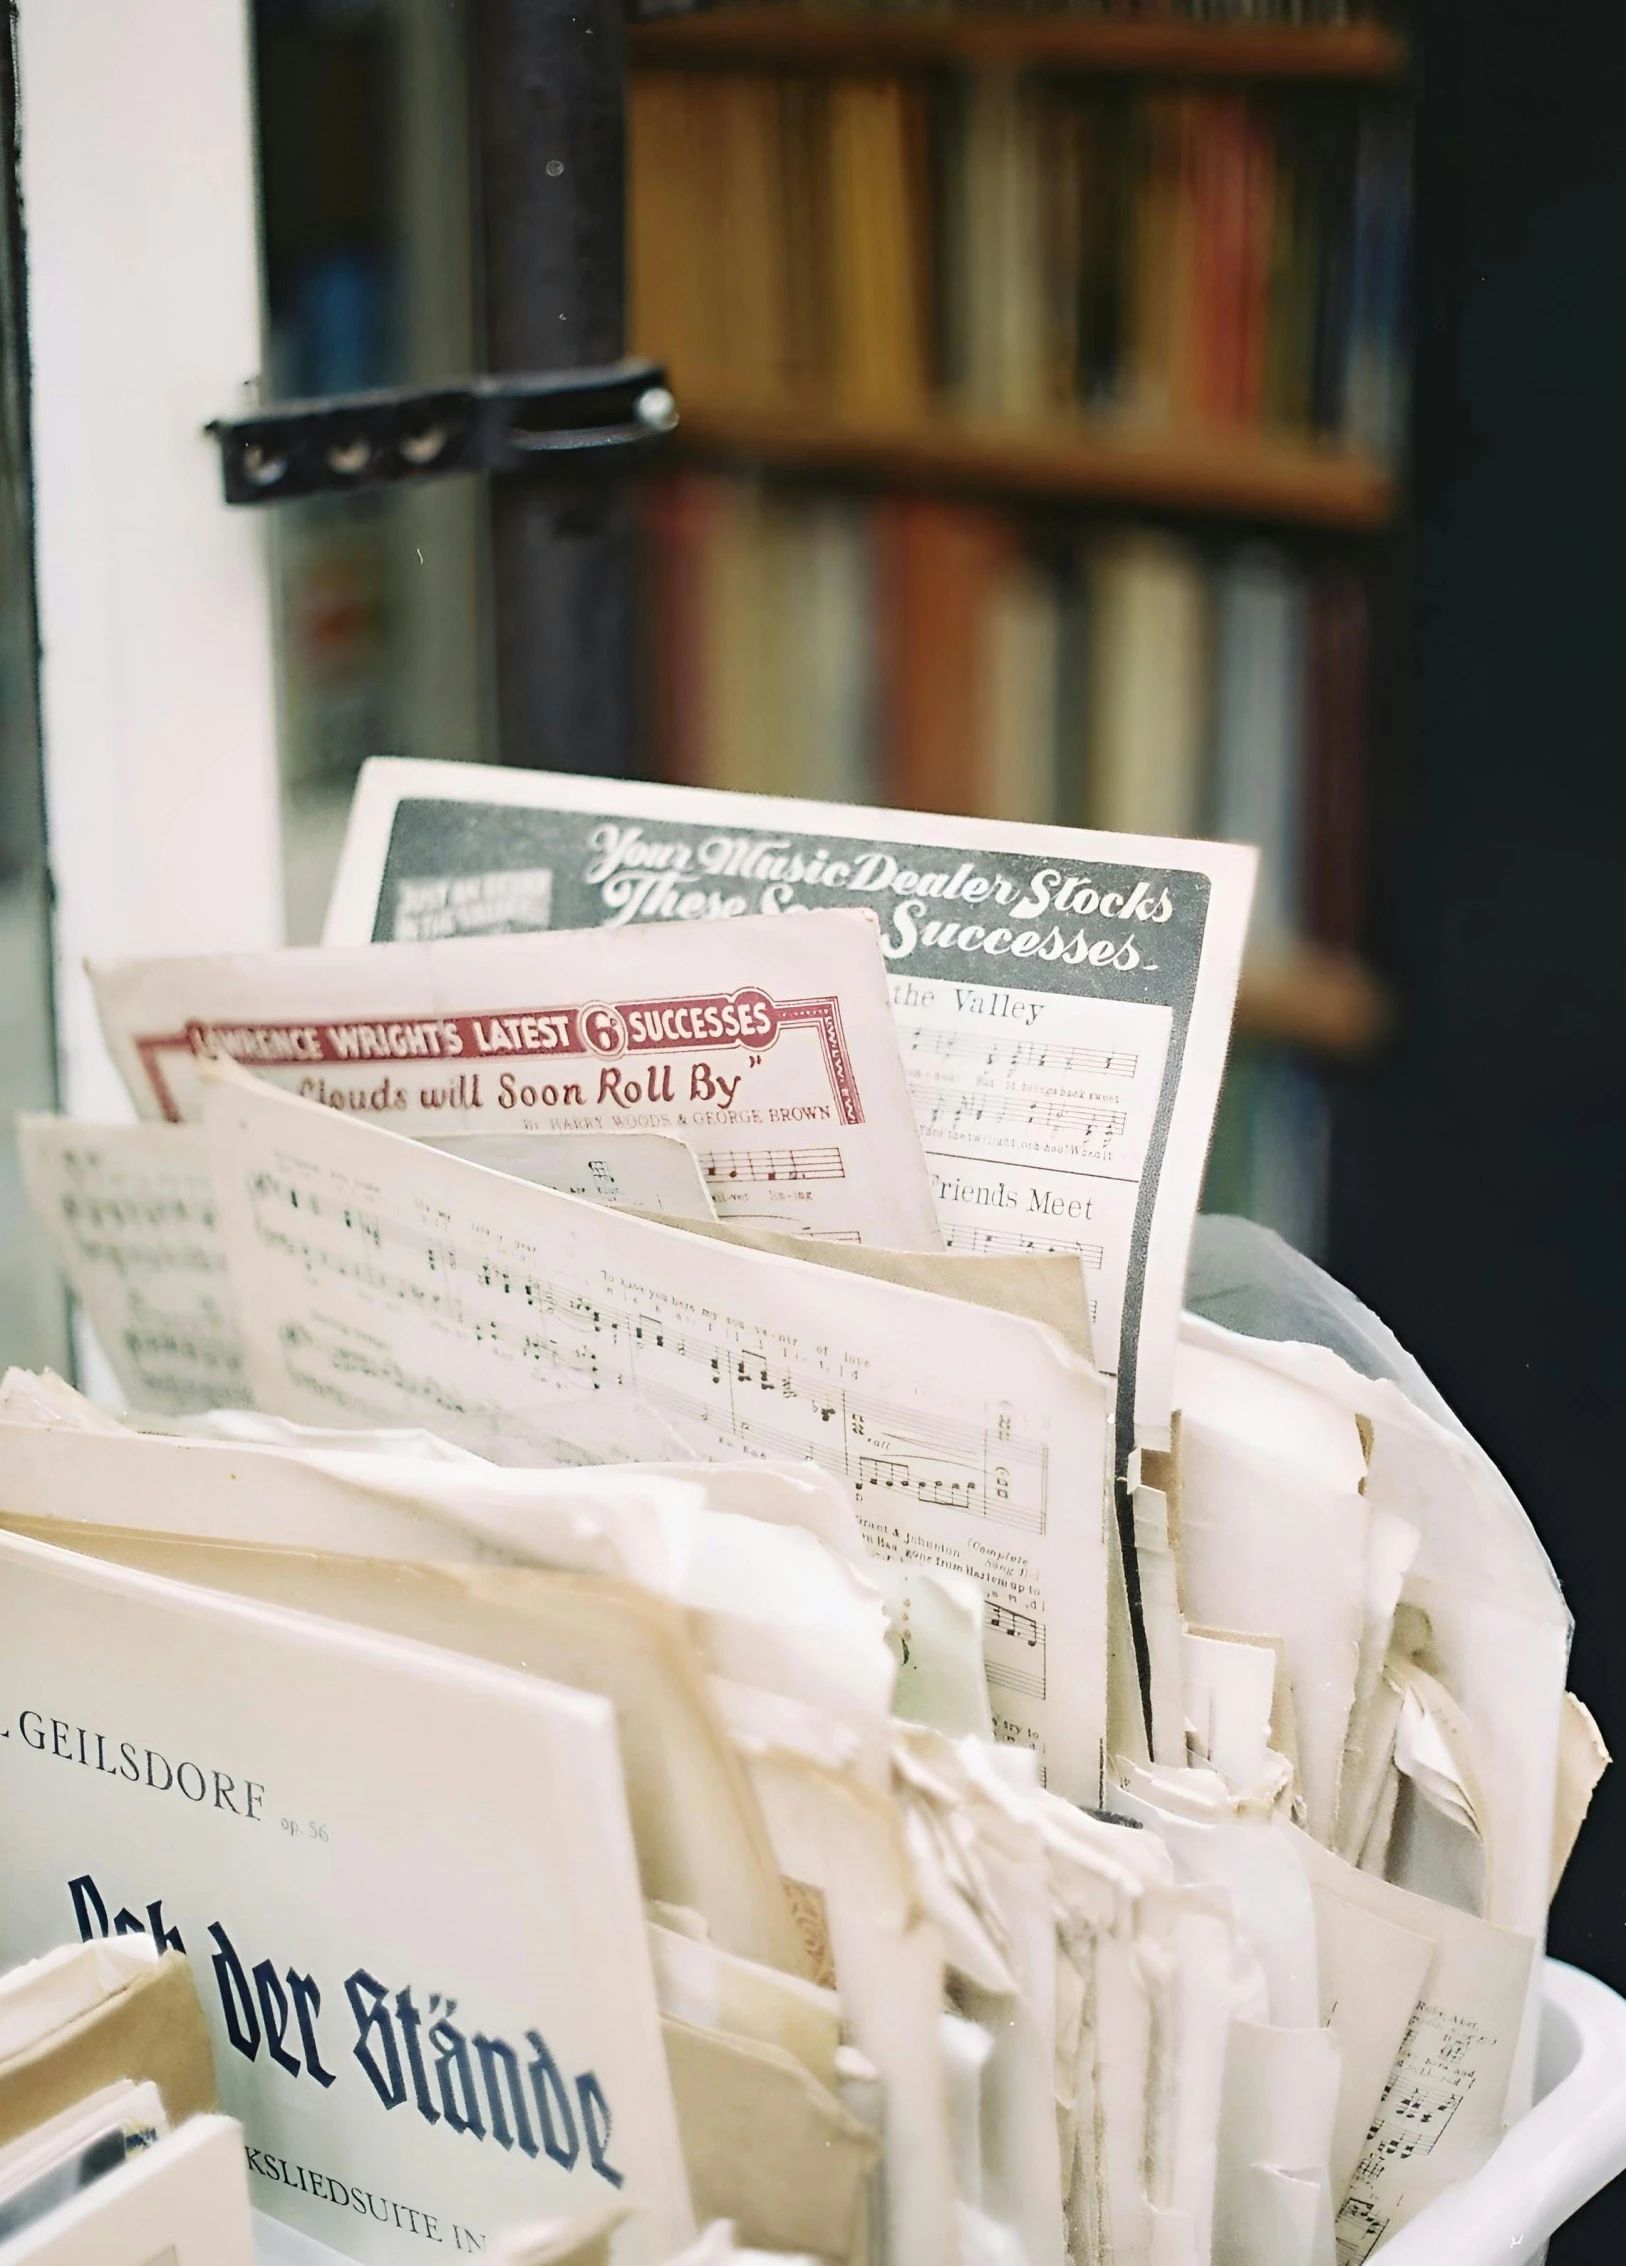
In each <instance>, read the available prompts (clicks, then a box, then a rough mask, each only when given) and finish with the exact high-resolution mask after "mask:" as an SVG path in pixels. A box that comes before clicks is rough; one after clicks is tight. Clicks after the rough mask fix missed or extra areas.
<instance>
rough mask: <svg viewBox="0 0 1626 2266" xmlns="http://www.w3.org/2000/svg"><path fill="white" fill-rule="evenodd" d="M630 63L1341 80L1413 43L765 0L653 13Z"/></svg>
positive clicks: (1315, 31)
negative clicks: (958, 67) (1002, 69)
mask: <svg viewBox="0 0 1626 2266" xmlns="http://www.w3.org/2000/svg"><path fill="white" fill-rule="evenodd" d="M629 53H630V57H631V61H632V65H633V68H634V69H635V70H636V69H638V68H640V67H648V66H651V65H655V64H661V65H672V64H678V65H682V64H693V65H697V66H704V65H708V64H709V65H714V66H715V65H719V64H757V65H766V66H797V65H800V66H805V67H807V68H811V69H817V70H843V69H858V70H881V69H886V70H897V69H911V68H913V69H922V68H927V67H930V66H932V65H940V64H959V65H961V66H964V67H968V68H986V67H988V66H990V65H994V66H1002V67H1007V68H1013V69H1021V70H1067V71H1088V72H1095V73H1102V74H1109V73H1110V74H1114V75H1118V74H1125V75H1127V74H1134V75H1137V76H1146V77H1160V78H1182V79H1230V80H1238V79H1241V80H1258V81H1265V80H1283V79H1286V80H1299V81H1306V82H1313V81H1321V82H1326V81H1337V82H1342V83H1344V84H1348V85H1362V86H1387V85H1394V84H1396V83H1398V82H1399V81H1402V80H1403V79H1404V78H1405V75H1406V72H1407V69H1408V64H1409V58H1408V51H1407V46H1406V42H1405V40H1404V39H1402V38H1401V36H1400V35H1399V34H1398V33H1397V32H1395V31H1392V30H1391V29H1390V28H1389V27H1388V26H1387V25H1385V24H1379V23H1355V24H1304V25H1279V24H1208V23H1180V22H1174V21H1169V20H1166V19H1165V20H1157V19H1140V20H1136V19H1129V20H1126V21H1121V22H1119V21H1114V20H1113V19H1112V18H1110V17H1101V16H1085V15H1081V14H1080V15H1073V14H1070V13H1068V12H1067V11H1066V10H1062V9H1055V10H1039V9H1035V10H1032V11H1022V12H1018V11H1016V10H1012V11H1010V12H1003V11H995V10H974V9H970V8H938V7H924V8H897V9H893V10H890V11H888V10H880V9H871V8H861V7H857V6H851V7H839V8H828V7H802V6H798V5H795V4H794V0H756V4H755V5H746V6H731V7H721V8H716V9H710V10H706V11H703V12H701V13H699V14H695V15H673V16H662V17H656V18H654V19H653V20H651V21H647V22H644V23H638V24H634V25H632V26H631V28H630V33H629Z"/></svg>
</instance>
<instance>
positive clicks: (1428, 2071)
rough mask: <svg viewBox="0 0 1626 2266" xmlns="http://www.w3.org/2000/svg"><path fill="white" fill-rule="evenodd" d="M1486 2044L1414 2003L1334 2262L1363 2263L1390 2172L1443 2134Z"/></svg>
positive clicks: (1384, 2219)
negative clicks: (1480, 2049)
mask: <svg viewBox="0 0 1626 2266" xmlns="http://www.w3.org/2000/svg"><path fill="white" fill-rule="evenodd" d="M1485 2042H1486V2040H1485V2036H1484V2033H1483V2032H1482V2031H1481V2030H1479V2028H1478V2027H1477V2026H1476V2025H1475V2024H1474V2023H1472V2022H1471V2021H1469V2020H1467V2019H1466V2018H1465V2017H1464V2016H1462V2015H1452V2014H1447V2013H1445V2012H1443V2011H1442V2010H1441V2009H1440V2008H1439V2007H1436V2006H1431V2005H1430V2004H1429V2003H1428V2002H1427V2000H1423V2001H1421V2002H1420V2003H1419V2004H1418V2006H1417V2008H1416V2011H1415V2012H1414V2013H1413V2015H1412V2018H1411V2021H1410V2023H1409V2024H1408V2025H1407V2028H1406V2035H1405V2037H1404V2038H1403V2039H1402V2041H1401V2046H1400V2052H1399V2054H1398V2056H1397V2057H1396V2060H1395V2066H1394V2070H1393V2072H1392V2073H1391V2075H1390V2078H1389V2082H1388V2084H1387V2085H1386V2086H1385V2087H1384V2089H1383V2096H1382V2098H1381V2099H1380V2101H1379V2102H1378V2112H1377V2115H1376V2116H1375V2117H1374V2118H1373V2120H1372V2129H1371V2131H1370V2132H1369V2133H1368V2134H1367V2136H1366V2141H1365V2145H1364V2146H1363V2148H1362V2150H1361V2159H1360V2162H1359V2163H1358V2164H1357V2165H1356V2167H1355V2176H1354V2178H1353V2180H1352V2181H1351V2182H1350V2188H1349V2193H1348V2195H1347V2196H1346V2197H1345V2199H1344V2204H1343V2208H1342V2209H1341V2210H1340V2212H1339V2214H1338V2222H1337V2227H1336V2230H1335V2231H1336V2234H1337V2242H1338V2261H1339V2266H1362V2262H1363V2261H1364V2260H1365V2259H1366V2258H1367V2256H1368V2255H1369V2254H1370V2253H1371V2251H1373V2250H1374V2249H1375V2248H1376V2247H1377V2245H1378V2243H1379V2242H1380V2241H1381V2240H1382V2238H1383V2235H1384V2233H1385V2232H1386V2230H1387V2228H1388V2226H1389V2223H1390V2220H1391V2219H1392V2218H1393V2216H1394V2205H1393V2202H1392V2201H1391V2200H1390V2198H1391V2197H1392V2195H1393V2194H1394V2192H1395V2189H1394V2187H1393V2184H1392V2183H1393V2181H1394V2178H1395V2175H1396V2173H1397V2172H1399V2171H1400V2170H1401V2169H1402V2168H1403V2167H1404V2166H1405V2165H1407V2164H1409V2163H1410V2162H1412V2160H1413V2159H1414V2158H1417V2157H1422V2156H1427V2155H1429V2154H1431V2153H1432V2151H1433V2150H1434V2149H1435V2148H1437V2147H1438V2146H1439V2144H1440V2142H1441V2141H1442V2140H1443V2139H1444V2137H1445V2135H1446V2133H1447V2132H1448V2131H1449V2129H1450V2127H1451V2124H1452V2122H1453V2120H1454V2119H1455V2118H1456V2117H1457V2116H1458V2115H1459V2114H1460V2112H1461V2110H1462V2107H1463V2104H1464V2102H1465V2101H1466V2100H1467V2098H1468V2095H1469V2094H1470V2093H1471V2092H1472V2090H1473V2088H1474V2085H1475V2083H1476V2082H1477V2066H1476V2063H1477V2050H1478V2049H1479V2048H1480V2047H1482V2046H1483V2045H1484V2044H1485Z"/></svg>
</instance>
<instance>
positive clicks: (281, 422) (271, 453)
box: [208, 361, 678, 504]
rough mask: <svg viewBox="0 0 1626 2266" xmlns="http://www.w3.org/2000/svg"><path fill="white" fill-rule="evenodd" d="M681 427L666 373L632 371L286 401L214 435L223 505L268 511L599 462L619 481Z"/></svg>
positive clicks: (636, 367)
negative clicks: (311, 499)
mask: <svg viewBox="0 0 1626 2266" xmlns="http://www.w3.org/2000/svg"><path fill="white" fill-rule="evenodd" d="M677 421H678V418H677V405H676V403H675V402H674V401H673V399H672V396H671V394H670V392H669V391H668V390H667V384H666V373H665V371H664V370H663V369H662V368H661V367H660V365H659V364H658V363H655V362H643V361H628V362H615V363H611V364H610V365H609V366H608V367H606V368H603V369H596V370H556V371H550V372H547V373H544V374H542V375H539V376H535V377H527V376H515V377H506V376H505V377H491V378H465V379H461V380H459V381H458V382H457V383H456V384H453V385H443V386H422V387H414V386H403V387H398V388H395V389H392V390H390V391H387V392H379V393H348V394H334V395H332V396H330V397H329V398H327V399H325V400H321V401H289V402H279V403H278V404H277V405H276V406H275V407H274V408H270V409H262V410H260V411H258V412H257V413H256V414H255V415H254V416H252V417H230V418H226V417H220V418H216V420H215V421H214V423H213V424H212V425H210V426H209V428H208V430H209V431H210V432H211V433H212V434H213V435H214V437H215V439H216V440H217V441H218V442H219V443H220V470H221V478H222V481H223V483H224V486H225V491H226V501H227V503H229V504H272V503H281V502H283V501H284V500H285V499H287V498H290V497H294V496H321V495H336V494H343V493H347V492H349V491H350V490H353V489H356V488H376V487H381V486H385V485H390V484H394V483H396V482H398V481H402V480H425V479H431V478H436V477H439V476H440V475H442V474H445V473H452V472H498V473H502V472H535V471H538V470H540V469H541V468H542V467H543V466H547V467H548V468H549V469H556V470H559V471H564V470H565V469H567V467H569V468H571V469H576V468H580V467H581V466H582V464H583V460H584V459H587V458H590V457H592V456H600V457H603V458H606V459H614V464H613V466H612V465H611V463H609V462H606V464H605V466H604V469H605V470H606V471H610V470H612V469H614V470H617V471H619V470H622V469H624V460H625V458H626V457H627V455H628V454H629V452H633V453H642V452H643V451H645V450H647V449H649V448H651V447H653V446H654V445H655V444H657V443H658V442H659V441H660V440H661V439H662V438H663V437H664V436H665V435H666V434H667V433H669V432H670V431H671V430H672V428H673V427H674V426H675V425H676V423H677Z"/></svg>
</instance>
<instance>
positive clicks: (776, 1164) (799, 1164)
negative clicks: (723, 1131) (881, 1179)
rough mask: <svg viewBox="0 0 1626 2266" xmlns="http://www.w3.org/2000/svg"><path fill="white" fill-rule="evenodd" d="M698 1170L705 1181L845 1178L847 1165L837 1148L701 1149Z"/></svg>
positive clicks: (831, 1146)
mask: <svg viewBox="0 0 1626 2266" xmlns="http://www.w3.org/2000/svg"><path fill="white" fill-rule="evenodd" d="M699 1163H700V1170H701V1172H702V1173H703V1174H704V1175H705V1177H706V1179H707V1180H716V1181H721V1182H722V1183H723V1184H724V1185H725V1186H726V1185H728V1184H729V1183H730V1182H734V1181H746V1182H755V1181H770V1180H773V1181H779V1180H845V1179H846V1177H847V1167H846V1164H845V1163H844V1161H843V1159H842V1154H841V1151H840V1149H839V1148H838V1147H837V1146H836V1145H835V1144H834V1143H832V1144H831V1145H830V1146H829V1147H828V1148H806V1149H704V1150H701V1151H700V1152H699Z"/></svg>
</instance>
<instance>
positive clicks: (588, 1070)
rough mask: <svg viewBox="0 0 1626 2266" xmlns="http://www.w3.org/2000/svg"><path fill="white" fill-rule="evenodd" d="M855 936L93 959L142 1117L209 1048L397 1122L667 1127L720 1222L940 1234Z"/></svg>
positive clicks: (884, 1020) (701, 936) (176, 1110)
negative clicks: (722, 1217) (695, 1163)
mask: <svg viewBox="0 0 1626 2266" xmlns="http://www.w3.org/2000/svg"><path fill="white" fill-rule="evenodd" d="M876 938H877V931H876V926H875V922H874V919H873V917H872V915H871V914H870V913H869V912H868V911H867V909H864V908H849V909H846V910H838V911H830V912H825V913H821V914H819V915H818V916H817V917H816V918H812V919H809V920H805V921H778V920H757V921H752V922H751V923H749V924H748V925H747V924H741V925H739V926H737V927H734V928H730V929H724V928H720V927H717V926H715V925H707V926H699V925H686V926H685V927H683V928H680V929H674V930H664V931H660V930H649V929H629V930H625V931H623V932H621V933H619V934H616V935H613V936H592V937H587V936H530V937H506V938H503V937H499V938H487V939H471V940H466V941H460V942H450V943H430V944H392V945H390V946H388V947H387V948H385V949H382V950H380V949H376V948H361V949H347V950H324V949H323V948H321V947H316V948H311V949H306V950H297V951H288V952H270V953H254V954H243V955H236V956H221V957H218V958H214V959H198V960H147V961H139V960H136V961H125V962H122V963H120V964H118V965H116V966H108V967H102V968H93V969H92V971H91V977H92V982H93V983H94V985H95V990H96V998H97V1005H98V1008H99V1010H100V1013H101V1017H102V1024H103V1028H104V1029H105V1031H106V1033H107V1039H108V1045H109V1047H110V1049H111V1051H112V1054H113V1057H114V1060H115V1061H116V1062H117V1063H118V1066H119V1069H120V1071H121V1073H122V1075H123V1077H124V1080H125V1083H126V1084H127V1085H128V1086H129V1089H130V1093H131V1096H132V1098H133V1099H134V1101H135V1104H136V1107H137V1109H138V1110H139V1111H140V1112H141V1113H142V1115H143V1116H146V1117H165V1118H170V1119H190V1118H195V1117H196V1115H197V1113H198V1069H199V1065H200V1064H201V1063H202V1062H204V1061H206V1060H207V1059H208V1058H209V1057H210V1056H211V1055H213V1054H224V1055H228V1056H230V1057H231V1058H233V1059H234V1060H236V1061H238V1062H241V1063H242V1064H244V1066H245V1067H247V1068H249V1069H252V1070H253V1071H255V1072H256V1074H257V1075H259V1076H262V1077H266V1078H269V1079H270V1080H271V1081H272V1082H273V1083H275V1084H277V1085H279V1086H282V1087H284V1088H286V1089H287V1090H288V1091H289V1092H292V1093H297V1094H300V1095H302V1096H303V1097H304V1098H305V1099H307V1100H309V1101H314V1102H320V1103H323V1104H324V1105H325V1106H326V1107H327V1108H329V1109H330V1110H332V1111H334V1112H335V1114H343V1115H351V1116H359V1117H365V1118H369V1119H372V1120H373V1121H375V1122H377V1123H380V1124H383V1125H387V1126H388V1127H389V1128H390V1129H391V1131H393V1132H397V1133H413V1134H449V1133H471V1132H482V1133H502V1134H516V1133H574V1134H604V1133H612V1132H629V1133H630V1132H665V1133H669V1134H670V1133H678V1134H681V1135H682V1136H683V1138H684V1139H685V1140H687V1141H688V1142H689V1143H690V1145H691V1146H692V1147H693V1148H694V1150H695V1152H696V1155H697V1157H698V1159H699V1162H700V1167H701V1171H702V1173H703V1175H704V1177H705V1181H706V1184H707V1186H708V1187H709V1188H710V1190H711V1192H712V1195H713V1198H714V1200H715V1202H716V1204H717V1206H718V1209H719V1211H720V1212H722V1213H725V1214H726V1215H728V1216H730V1217H733V1218H744V1219H757V1220H761V1221H763V1222H765V1223H767V1224H769V1225H771V1226H775V1227H779V1228H788V1229H792V1230H794V1231H796V1232H798V1233H803V1234H809V1235H821V1236H836V1237H844V1238H848V1239H852V1240H856V1241H861V1242H865V1243H879V1244H883V1245H890V1246H895V1247H896V1248H898V1249H901V1250H937V1249H939V1248H941V1238H940V1236H939V1233H938V1228H937V1218H936V1212H935V1209H934V1206H933V1202H932V1193H931V1186H930V1183H929V1181H928V1179H927V1175H926V1166H925V1161H924V1159H923V1157H922V1154H921V1147H920V1142H919V1139H918V1137H917V1135H916V1132H915V1126H914V1119H913V1114H912V1112H911V1109H910V1103H909V1093H908V1089H907V1087H906V1085H905V1083H904V1078H903V1073H902V1071H901V1069H900V1067H899V1063H898V1049H897V1039H896V1034H895V1030H894V1025H893V1019H892V1014H891V1010H890V1008H889V1006H888V1003H887V990H886V977H885V967H884V963H883V961H882V959H881V956H880V953H879V951H878V949H877V942H876Z"/></svg>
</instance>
